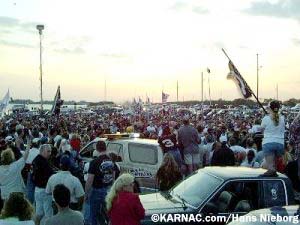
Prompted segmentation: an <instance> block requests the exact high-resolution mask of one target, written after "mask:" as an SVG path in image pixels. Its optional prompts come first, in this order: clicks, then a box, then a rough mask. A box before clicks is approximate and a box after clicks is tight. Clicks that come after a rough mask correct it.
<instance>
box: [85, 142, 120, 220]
mask: <svg viewBox="0 0 300 225" xmlns="http://www.w3.org/2000/svg"><path fill="white" fill-rule="evenodd" d="M96 150H97V151H98V152H99V156H98V157H97V158H96V159H94V160H93V161H91V163H90V167H89V170H88V178H87V181H86V184H85V199H86V201H88V202H89V204H90V221H91V225H97V224H99V223H100V224H102V223H103V222H104V221H103V220H104V219H105V215H104V214H103V213H100V212H103V210H104V209H105V197H106V195H107V192H108V190H109V188H110V187H111V185H112V184H113V182H114V179H115V166H114V163H113V162H112V160H111V158H110V157H109V156H108V155H107V153H106V144H105V142H104V141H99V142H97V144H96ZM101 214H102V215H101Z"/></svg>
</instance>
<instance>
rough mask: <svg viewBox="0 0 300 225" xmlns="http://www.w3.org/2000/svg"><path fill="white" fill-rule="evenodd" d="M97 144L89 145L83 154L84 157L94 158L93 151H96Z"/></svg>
mask: <svg viewBox="0 0 300 225" xmlns="http://www.w3.org/2000/svg"><path fill="white" fill-rule="evenodd" d="M96 144H97V142H94V143H91V144H90V145H88V146H87V147H86V148H85V149H84V151H82V152H81V154H80V155H81V156H82V157H92V156H93V151H94V150H96Z"/></svg>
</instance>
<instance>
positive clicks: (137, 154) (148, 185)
mask: <svg viewBox="0 0 300 225" xmlns="http://www.w3.org/2000/svg"><path fill="white" fill-rule="evenodd" d="M100 140H102V141H105V142H106V144H107V153H108V154H110V155H112V156H113V157H112V158H114V159H115V161H116V162H117V164H118V165H119V166H120V168H121V172H128V173H131V174H132V175H134V176H135V177H136V179H137V181H138V182H139V184H140V186H141V189H142V190H149V191H153V190H155V189H157V188H158V187H156V182H155V175H156V172H157V170H158V169H159V167H160V165H161V163H162V160H163V151H162V149H161V148H160V146H159V144H158V142H157V140H150V139H140V138H117V139H113V140H111V139H107V138H96V139H95V140H93V141H92V142H90V143H89V144H87V145H86V146H85V147H84V148H82V150H81V151H80V156H81V157H82V158H83V160H84V161H85V162H88V161H91V160H92V154H93V151H94V150H95V149H96V144H97V142H98V141H100Z"/></svg>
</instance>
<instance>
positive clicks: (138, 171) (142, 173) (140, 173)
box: [128, 168, 153, 178]
mask: <svg viewBox="0 0 300 225" xmlns="http://www.w3.org/2000/svg"><path fill="white" fill-rule="evenodd" d="M128 172H129V173H131V174H132V175H133V176H135V177H142V178H152V177H153V175H152V173H151V172H150V171H147V170H145V169H143V168H135V169H129V170H128Z"/></svg>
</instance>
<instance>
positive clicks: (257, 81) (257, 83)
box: [256, 53, 259, 99]
mask: <svg viewBox="0 0 300 225" xmlns="http://www.w3.org/2000/svg"><path fill="white" fill-rule="evenodd" d="M258 70H259V68H258V53H257V54H256V97H257V99H258V87H259V77H258Z"/></svg>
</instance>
